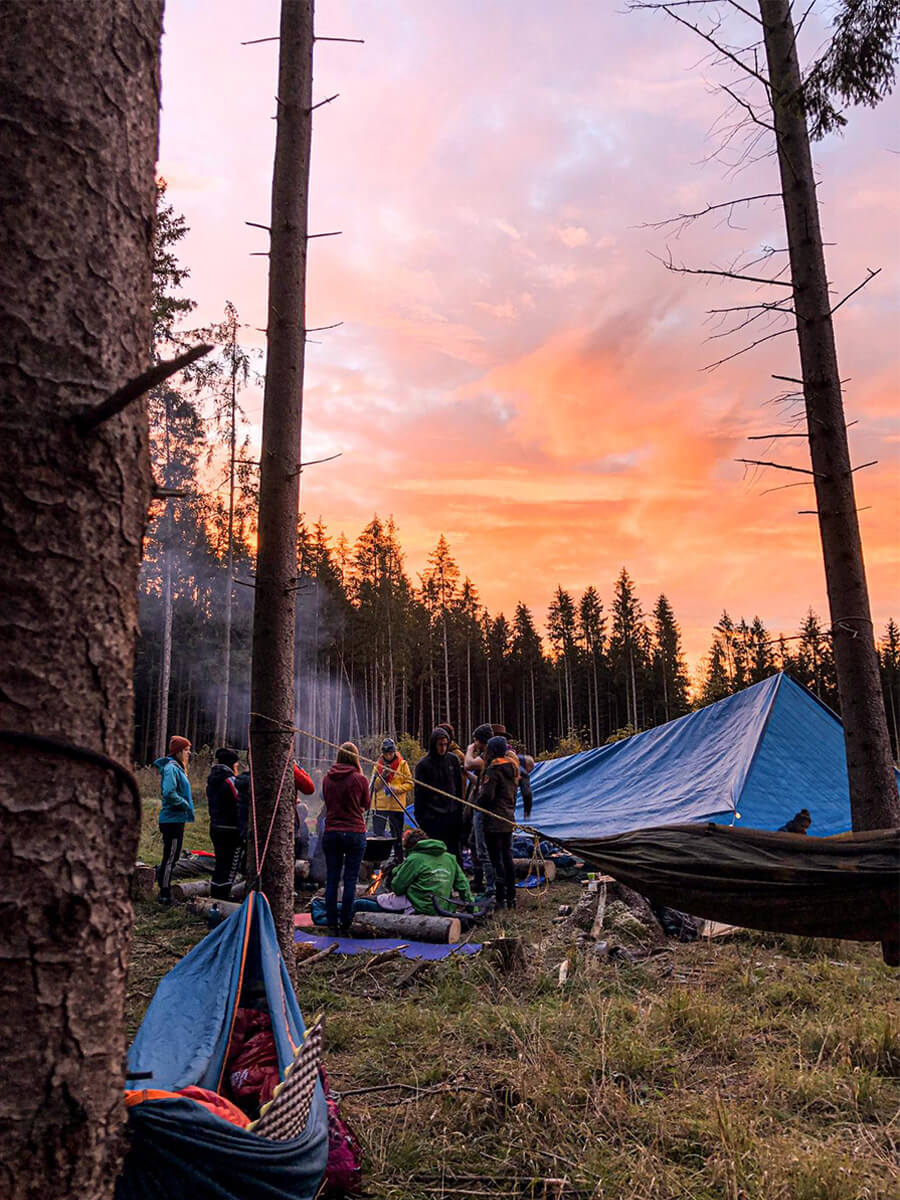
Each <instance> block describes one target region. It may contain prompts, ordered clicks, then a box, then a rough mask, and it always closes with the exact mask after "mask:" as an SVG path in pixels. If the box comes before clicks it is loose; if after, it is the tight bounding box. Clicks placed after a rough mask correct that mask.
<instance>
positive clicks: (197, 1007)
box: [116, 892, 328, 1200]
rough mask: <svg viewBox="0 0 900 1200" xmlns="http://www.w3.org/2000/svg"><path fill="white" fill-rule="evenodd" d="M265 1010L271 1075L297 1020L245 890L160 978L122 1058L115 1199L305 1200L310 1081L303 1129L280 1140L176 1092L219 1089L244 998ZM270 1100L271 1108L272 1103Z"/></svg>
mask: <svg viewBox="0 0 900 1200" xmlns="http://www.w3.org/2000/svg"><path fill="white" fill-rule="evenodd" d="M245 996H246V997H252V998H253V1002H254V1004H256V1005H257V1006H259V1005H260V1004H263V1003H264V1005H265V1010H266V1012H267V1013H268V1015H269V1018H270V1020H271V1031H272V1037H273V1039H274V1045H275V1053H276V1058H277V1065H278V1073H279V1076H280V1077H281V1078H282V1079H284V1078H285V1077H286V1076H287V1077H288V1078H289V1077H290V1074H291V1071H289V1068H290V1066H291V1064H292V1063H293V1062H294V1061H295V1060H296V1061H298V1062H299V1061H300V1059H301V1056H302V1054H303V1050H304V1026H303V1018H302V1016H301V1015H300V1009H299V1007H298V1005H297V1000H296V997H295V995H294V992H293V988H292V986H291V982H290V977H289V975H288V972H287V968H286V967H285V965H284V963H283V961H282V959H281V955H280V953H279V949H278V940H277V938H276V935H275V926H274V923H273V921H272V914H271V912H270V910H269V905H268V903H267V901H266V899H265V897H264V896H263V895H262V894H260V893H256V892H251V893H250V894H249V895H248V897H247V899H246V900H245V901H244V903H243V905H242V906H241V908H240V909H239V910H238V912H237V913H235V914H234V915H233V916H232V917H230V918H229V919H228V920H227V921H224V922H223V923H222V924H221V925H220V926H219V927H218V928H217V929H214V930H213V931H212V932H211V933H209V934H208V935H207V936H206V937H205V938H204V939H203V941H202V942H200V943H199V944H198V945H197V946H195V947H194V949H193V950H191V951H190V953H189V954H187V955H186V956H185V957H184V958H183V959H182V960H181V962H180V963H178V965H177V966H176V967H174V969H173V970H172V971H170V972H169V974H168V975H166V976H165V978H164V979H163V980H162V981H161V982H160V984H159V987H158V988H157V990H156V994H155V996H154V998H153V1000H152V1001H151V1003H150V1007H149V1008H148V1009H147V1013H146V1015H145V1017H144V1020H143V1022H142V1023H141V1027H140V1029H139V1030H138V1033H137V1036H136V1038H135V1040H134V1042H133V1044H132V1047H131V1050H130V1051H129V1055H128V1068H127V1073H128V1078H127V1079H126V1082H131V1081H135V1082H136V1081H137V1077H138V1075H143V1076H144V1078H146V1075H145V1073H146V1072H148V1071H149V1072H150V1073H151V1074H150V1080H149V1082H150V1085H151V1086H150V1088H149V1089H148V1090H146V1091H142V1090H132V1091H126V1105H127V1106H128V1133H129V1138H128V1151H127V1154H126V1157H125V1163H124V1166H123V1170H122V1175H121V1176H120V1178H119V1180H118V1183H117V1186H116V1200H157V1198H158V1197H160V1196H163V1197H165V1198H166V1200H213V1198H215V1200H246V1198H247V1197H250V1196H261V1195H265V1196H266V1197H267V1200H313V1197H314V1196H315V1194H316V1191H317V1189H318V1187H319V1183H320V1181H321V1179H322V1176H323V1173H324V1171H325V1166H326V1162H327V1157H328V1115H327V1108H326V1104H325V1096H324V1092H323V1091H322V1087H321V1085H320V1084H319V1083H318V1082H315V1083H314V1085H313V1094H312V1101H311V1105H310V1109H309V1115H308V1117H307V1119H306V1123H305V1126H304V1127H303V1129H302V1130H301V1131H300V1132H299V1134H298V1135H297V1136H296V1137H293V1138H291V1139H290V1140H288V1141H281V1140H278V1141H276V1140H274V1139H272V1138H270V1137H268V1136H264V1135H263V1133H262V1132H261V1131H256V1130H253V1129H242V1128H239V1127H238V1126H237V1125H235V1124H233V1123H231V1122H230V1121H229V1120H228V1119H227V1118H226V1117H224V1116H222V1115H217V1114H214V1112H213V1111H211V1109H210V1108H209V1107H207V1106H205V1105H203V1104H201V1103H200V1102H199V1101H198V1100H197V1099H194V1098H191V1096H190V1094H188V1095H184V1094H181V1093H182V1089H185V1088H194V1087H198V1088H206V1089H208V1090H210V1091H213V1092H216V1093H217V1094H221V1093H220V1089H221V1088H222V1087H223V1085H224V1076H225V1065H226V1059H227V1057H228V1052H229V1042H230V1040H231V1036H232V1030H233V1027H234V1024H235V1021H236V1013H237V1009H238V1007H239V1005H240V1004H242V1003H243V998H244V997H245ZM279 1095H280V1093H279V1094H278V1095H276V1096H275V1099H274V1101H273V1107H274V1106H275V1105H277V1104H278V1101H279Z"/></svg>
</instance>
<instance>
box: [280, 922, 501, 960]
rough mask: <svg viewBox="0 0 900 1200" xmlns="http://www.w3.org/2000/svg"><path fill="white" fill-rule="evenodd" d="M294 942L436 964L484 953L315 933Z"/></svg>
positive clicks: (474, 945) (300, 934) (457, 946)
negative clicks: (384, 953)
mask: <svg viewBox="0 0 900 1200" xmlns="http://www.w3.org/2000/svg"><path fill="white" fill-rule="evenodd" d="M294 941H295V942H310V943H311V944H312V945H313V946H316V947H317V948H318V949H319V950H324V949H325V947H326V946H330V945H332V943H333V942H337V950H335V951H334V953H335V954H380V953H381V951H382V950H397V949H398V948H399V947H401V946H402V947H403V949H402V950H400V954H401V955H402V957H403V958H424V959H428V960H429V961H431V962H436V961H437V960H438V959H441V958H449V957H450V955H451V954H477V953H478V951H479V950H480V949H481V943H480V942H455V943H453V944H452V945H447V944H446V943H441V942H404V941H403V939H402V938H347V937H320V936H319V935H318V934H315V933H307V931H306V930H305V929H295V930H294Z"/></svg>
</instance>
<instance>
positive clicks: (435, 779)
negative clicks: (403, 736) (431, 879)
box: [414, 729, 463, 860]
mask: <svg viewBox="0 0 900 1200" xmlns="http://www.w3.org/2000/svg"><path fill="white" fill-rule="evenodd" d="M415 778H416V783H415V793H414V796H415V815H416V824H417V825H419V826H420V828H422V829H424V830H425V832H426V833H427V834H428V836H429V837H430V838H437V839H438V840H439V841H441V842H443V843H444V845H445V846H446V847H447V849H448V850H449V852H450V853H451V854H452V855H454V857H455V858H456V859H457V860H458V859H459V857H460V853H461V852H460V839H461V837H462V829H463V818H462V810H463V806H462V803H461V801H462V794H463V773H462V767H461V766H460V762H459V759H458V758H457V756H456V755H455V754H452V753H451V752H450V738H449V737H448V735H447V730H446V729H435V730H433V731H432V734H431V738H430V740H429V743H428V753H427V754H426V755H425V757H424V758H422V759H420V760H419V761H418V762H417V763H416V776H415ZM424 784H428V785H429V786H428V787H424V786H423V785H424ZM432 788H437V789H439V791H440V792H443V793H445V794H444V795H439V794H438V792H434V791H432V790H431V789H432Z"/></svg>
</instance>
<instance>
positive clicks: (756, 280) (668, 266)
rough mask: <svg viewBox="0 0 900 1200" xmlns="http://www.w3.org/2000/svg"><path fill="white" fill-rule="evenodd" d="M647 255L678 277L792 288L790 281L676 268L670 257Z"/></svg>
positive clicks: (704, 269)
mask: <svg viewBox="0 0 900 1200" xmlns="http://www.w3.org/2000/svg"><path fill="white" fill-rule="evenodd" d="M648 253H649V254H650V255H651V257H652V258H655V259H656V260H657V262H660V263H662V265H663V266H664V267H665V268H666V270H667V271H675V272H676V273H677V274H679V275H719V276H721V277H722V278H723V279H741V280H743V281H744V282H745V283H764V284H772V285H774V286H776V287H787V288H791V289H793V287H794V285H793V283H792V282H790V280H785V279H764V278H762V277H760V276H758V275H742V274H740V273H739V272H737V271H713V270H710V269H709V268H706V267H686V266H684V265H682V266H676V265H675V263H674V261H673V260H672V257H671V255H670V256H669V258H668V259H665V258H662V257H661V255H659V254H653V253H652V251H648Z"/></svg>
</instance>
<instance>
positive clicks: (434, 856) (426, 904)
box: [391, 834, 472, 915]
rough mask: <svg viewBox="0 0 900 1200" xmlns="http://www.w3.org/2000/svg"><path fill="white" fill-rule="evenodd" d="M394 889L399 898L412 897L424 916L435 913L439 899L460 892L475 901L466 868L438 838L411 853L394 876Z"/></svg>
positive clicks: (416, 846)
mask: <svg viewBox="0 0 900 1200" xmlns="http://www.w3.org/2000/svg"><path fill="white" fill-rule="evenodd" d="M411 836H413V835H411ZM414 836H417V837H418V836H420V835H418V834H417V835H414ZM391 887H392V889H393V891H394V892H395V893H396V894H397V895H398V896H408V897H409V899H410V901H411V902H412V906H413V908H414V909H415V911H416V912H417V913H421V914H422V915H426V914H428V913H433V912H434V911H435V910H434V904H433V899H434V897H435V896H437V897H439V898H441V899H449V898H450V896H451V895H452V894H453V892H454V891H456V892H459V894H460V896H461V897H462V899H463V900H468V901H471V900H472V891H471V889H470V887H469V881H468V879H466V877H465V875H464V874H463V871H462V867H460V865H459V863H458V861H457V860H456V858H455V856H454V855H452V854H450V853H449V851H448V847H447V846H446V845H445V844H444V842H442V841H440V839H438V838H423V839H422V840H421V841H419V842H417V843H416V845H415V846H414V847H413V848H412V849H410V850H409V851H408V853H407V856H406V858H405V860H404V862H403V864H402V865H401V866H400V867H398V868H397V870H395V871H394V873H393V875H392V878H391Z"/></svg>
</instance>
